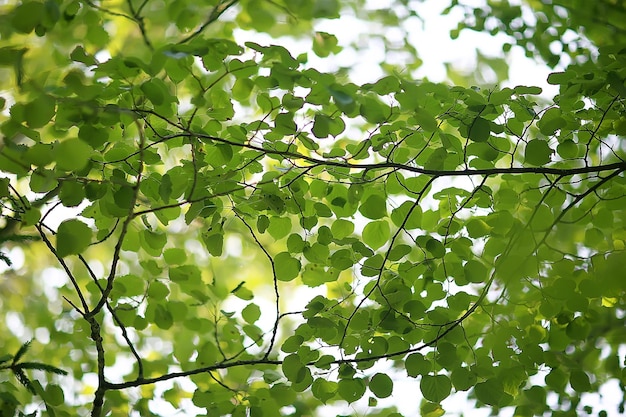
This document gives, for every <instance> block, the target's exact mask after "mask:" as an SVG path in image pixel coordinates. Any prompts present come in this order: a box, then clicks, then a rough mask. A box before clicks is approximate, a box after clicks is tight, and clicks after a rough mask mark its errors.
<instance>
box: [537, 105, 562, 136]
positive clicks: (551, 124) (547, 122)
mask: <svg viewBox="0 0 626 417" xmlns="http://www.w3.org/2000/svg"><path fill="white" fill-rule="evenodd" d="M565 124H566V122H565V119H563V117H561V109H560V108H558V107H553V108H551V109H549V110H547V111H546V112H545V113H544V114H543V115H542V116H541V119H540V120H539V121H538V122H537V127H538V128H539V131H540V132H541V133H543V134H544V135H546V136H552V135H553V134H554V133H555V132H556V131H557V130H559V129H561V128H563V127H565Z"/></svg>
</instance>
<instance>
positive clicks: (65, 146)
mask: <svg viewBox="0 0 626 417" xmlns="http://www.w3.org/2000/svg"><path fill="white" fill-rule="evenodd" d="M92 153H93V149H92V148H91V146H89V145H87V144H86V143H85V142H83V141H81V140H80V139H76V138H74V139H67V140H64V141H63V142H61V143H59V144H58V145H56V146H55V147H54V158H55V160H56V164H57V168H59V169H60V170H63V171H79V170H81V169H83V168H84V167H85V166H86V165H87V163H88V162H89V158H90V157H91V155H92Z"/></svg>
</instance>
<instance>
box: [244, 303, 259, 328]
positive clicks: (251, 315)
mask: <svg viewBox="0 0 626 417" xmlns="http://www.w3.org/2000/svg"><path fill="white" fill-rule="evenodd" d="M241 317H243V319H244V320H245V321H247V322H248V323H250V324H252V323H254V322H256V321H257V320H258V319H259V318H260V317H261V308H260V307H259V306H258V305H256V304H254V303H250V304H248V305H247V306H245V307H244V308H243V310H241Z"/></svg>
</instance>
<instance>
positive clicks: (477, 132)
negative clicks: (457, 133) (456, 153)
mask: <svg viewBox="0 0 626 417" xmlns="http://www.w3.org/2000/svg"><path fill="white" fill-rule="evenodd" d="M490 135H491V125H490V123H489V121H488V120H486V119H483V118H482V117H477V118H475V119H474V121H473V122H472V124H471V125H470V126H469V130H468V132H467V137H468V139H471V140H473V141H474V142H486V141H487V140H488V139H489V136H490Z"/></svg>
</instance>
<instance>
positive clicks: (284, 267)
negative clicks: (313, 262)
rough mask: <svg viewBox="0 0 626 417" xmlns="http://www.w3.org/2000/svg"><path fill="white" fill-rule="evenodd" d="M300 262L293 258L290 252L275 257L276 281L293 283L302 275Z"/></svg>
mask: <svg viewBox="0 0 626 417" xmlns="http://www.w3.org/2000/svg"><path fill="white" fill-rule="evenodd" d="M300 267H301V265H300V261H299V260H297V259H296V258H292V257H291V255H290V254H289V253H288V252H281V253H279V254H278V255H276V256H274V269H275V271H276V279H277V280H279V281H291V280H293V279H294V278H296V277H297V276H298V275H299V274H300Z"/></svg>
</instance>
